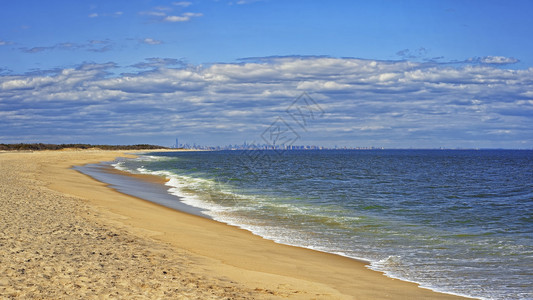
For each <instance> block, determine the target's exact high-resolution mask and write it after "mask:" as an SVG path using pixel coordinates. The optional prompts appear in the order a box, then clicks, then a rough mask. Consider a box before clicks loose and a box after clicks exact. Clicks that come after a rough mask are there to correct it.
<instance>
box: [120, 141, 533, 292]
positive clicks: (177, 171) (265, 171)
mask: <svg viewBox="0 0 533 300" xmlns="http://www.w3.org/2000/svg"><path fill="white" fill-rule="evenodd" d="M114 166H115V167H116V168H118V169H121V170H125V171H129V172H133V173H145V174H155V175H160V176H165V177H167V178H168V179H170V180H169V181H168V182H167V185H168V187H169V189H168V192H169V193H170V194H172V195H175V196H177V197H176V198H175V201H180V202H181V203H184V204H186V205H190V206H193V207H196V208H199V209H201V210H202V211H203V213H204V214H206V215H209V216H210V217H212V218H213V219H215V220H218V221H221V222H225V223H228V224H231V225H236V226H239V227H241V228H243V229H246V230H249V231H251V232H253V233H255V234H257V235H260V236H262V237H264V238H267V239H271V240H274V241H276V242H279V243H283V244H289V245H295V246H301V247H306V248H311V249H315V250H320V251H325V252H329V253H336V254H340V255H344V256H348V257H352V258H356V259H362V260H365V261H368V262H370V265H369V267H370V268H371V269H374V270H378V271H382V272H384V273H385V274H386V275H387V276H390V277H393V278H399V279H403V280H408V281H412V282H416V283H419V284H420V285H421V286H422V287H426V288H430V289H433V290H435V291H441V292H447V293H452V294H458V295H465V296H471V297H477V298H482V299H533V151H527V150H523V151H521V150H514V151H510V150H509V151H508V150H482V151H475V150H472V151H466V150H372V151H347V150H325V151H255V150H250V151H204V152H171V153H169V152H167V153H150V154H147V155H141V156H140V157H138V158H136V159H126V160H121V161H119V162H116V163H115V164H114Z"/></svg>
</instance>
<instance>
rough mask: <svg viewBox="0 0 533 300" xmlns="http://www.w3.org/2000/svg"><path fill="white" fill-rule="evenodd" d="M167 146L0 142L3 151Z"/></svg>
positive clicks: (129, 148)
mask: <svg viewBox="0 0 533 300" xmlns="http://www.w3.org/2000/svg"><path fill="white" fill-rule="evenodd" d="M166 148H167V147H163V146H157V145H148V144H139V145H90V144H60V145H56V144H42V143H33V144H22V143H21V144H0V150H4V151H24V150H26V151H27V150H31V151H40V150H62V149H100V150H147V149H166Z"/></svg>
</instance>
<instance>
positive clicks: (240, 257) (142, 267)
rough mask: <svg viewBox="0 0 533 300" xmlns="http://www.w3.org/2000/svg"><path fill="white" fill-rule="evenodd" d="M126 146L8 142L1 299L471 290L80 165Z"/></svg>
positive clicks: (363, 295)
mask: <svg viewBox="0 0 533 300" xmlns="http://www.w3.org/2000/svg"><path fill="white" fill-rule="evenodd" d="M124 156H131V155H130V154H125V153H124V152H116V151H98V150H87V151H74V150H72V151H43V152H28V153H21V152H4V153H0V205H1V206H2V210H1V211H0V219H1V222H0V298H7V299H9V298H39V299H73V298H80V299H93V298H125V299H163V298H166V299H280V298H289V299H464V298H462V297H456V296H453V295H447V294H441V293H436V292H433V291H430V290H427V289H422V288H419V287H418V286H417V285H416V284H413V283H408V282H404V281H400V280H395V279H391V278H388V277H386V276H384V275H383V274H381V273H379V272H375V271H371V270H369V269H367V268H366V267H365V264H364V263H363V262H359V261H356V260H353V259H348V258H345V257H341V256H337V255H331V254H326V253H322V252H318V251H313V250H308V249H303V248H298V247H292V246H285V245H280V244H276V243H274V242H272V241H268V240H265V239H263V238H261V237H258V236H255V235H253V234H251V233H250V232H247V231H244V230H241V229H238V228H235V227H231V226H228V225H225V224H222V223H218V222H215V221H212V220H209V219H206V218H201V217H198V216H193V215H189V214H185V213H181V212H179V211H175V210H172V209H169V208H165V207H163V206H160V205H157V204H154V203H151V202H149V201H145V200H142V199H138V198H135V197H131V196H127V195H124V194H122V193H119V192H117V191H115V190H113V189H111V188H109V187H107V186H106V185H105V184H103V183H101V182H98V181H96V180H94V179H92V178H90V177H88V176H86V175H83V174H81V173H78V172H77V171H75V170H73V169H71V168H70V167H71V166H74V165H83V164H87V163H97V162H100V161H111V160H113V159H115V158H116V157H124ZM144 179H145V180H148V179H147V178H144ZM154 180H161V179H159V178H155V179H154Z"/></svg>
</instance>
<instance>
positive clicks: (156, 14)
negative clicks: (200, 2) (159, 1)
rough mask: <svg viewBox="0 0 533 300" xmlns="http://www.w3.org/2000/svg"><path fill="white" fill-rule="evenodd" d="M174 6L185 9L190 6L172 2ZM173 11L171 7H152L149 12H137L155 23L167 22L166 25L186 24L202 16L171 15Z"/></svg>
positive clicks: (188, 3)
mask: <svg viewBox="0 0 533 300" xmlns="http://www.w3.org/2000/svg"><path fill="white" fill-rule="evenodd" d="M172 4H173V5H174V6H180V7H187V6H189V5H191V3H190V2H173V3H172ZM172 11H173V8H172V7H167V6H157V7H154V8H153V10H151V11H142V12H139V14H140V15H144V16H149V17H151V18H152V19H153V21H156V22H168V23H177V22H188V21H190V20H191V19H192V18H195V17H201V16H203V14H202V13H196V12H184V13H181V14H178V15H176V14H171V12H172Z"/></svg>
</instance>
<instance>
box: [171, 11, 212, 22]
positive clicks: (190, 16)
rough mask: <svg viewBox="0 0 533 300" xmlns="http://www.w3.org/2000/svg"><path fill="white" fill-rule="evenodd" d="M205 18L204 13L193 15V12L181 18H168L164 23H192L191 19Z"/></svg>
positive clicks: (184, 14) (182, 15) (180, 16)
mask: <svg viewBox="0 0 533 300" xmlns="http://www.w3.org/2000/svg"><path fill="white" fill-rule="evenodd" d="M201 16H203V14H202V13H191V12H186V13H183V14H181V15H179V16H166V17H165V18H164V19H163V21H164V22H172V23H174V22H187V21H190V20H191V18H193V17H201Z"/></svg>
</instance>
